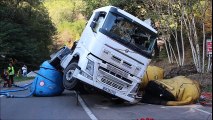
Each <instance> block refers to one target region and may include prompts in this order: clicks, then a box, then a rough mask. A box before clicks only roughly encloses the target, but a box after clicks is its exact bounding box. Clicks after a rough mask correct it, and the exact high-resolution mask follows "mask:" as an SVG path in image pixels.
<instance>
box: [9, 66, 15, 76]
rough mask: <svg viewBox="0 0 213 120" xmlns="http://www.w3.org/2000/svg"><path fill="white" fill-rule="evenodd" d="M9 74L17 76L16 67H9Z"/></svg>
mask: <svg viewBox="0 0 213 120" xmlns="http://www.w3.org/2000/svg"><path fill="white" fill-rule="evenodd" d="M8 73H9V75H14V74H15V71H14V67H8Z"/></svg>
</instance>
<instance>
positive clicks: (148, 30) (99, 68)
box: [50, 6, 157, 103]
mask: <svg viewBox="0 0 213 120" xmlns="http://www.w3.org/2000/svg"><path fill="white" fill-rule="evenodd" d="M156 37H157V31H156V30H155V29H154V28H153V27H151V25H149V24H147V23H146V22H144V21H142V20H140V19H138V18H136V17H135V16H133V15H131V14H129V13H127V12H125V11H123V10H121V9H119V8H117V7H114V6H106V7H102V8H99V9H96V10H94V12H93V14H92V16H91V18H90V20H89V21H88V23H87V25H86V27H85V29H84V31H83V33H82V35H81V38H80V40H79V41H78V42H77V44H75V45H74V46H73V47H72V48H71V49H69V48H67V47H64V48H62V49H61V50H59V51H58V52H57V53H56V54H54V55H52V56H51V60H50V63H51V64H53V65H55V66H57V67H58V68H60V69H62V71H63V84H64V87H65V88H66V89H68V90H72V89H75V87H76V86H77V84H78V83H79V82H83V83H86V84H89V85H91V86H93V87H96V88H99V89H101V90H103V91H106V92H108V93H110V94H111V95H114V96H116V97H118V98H121V99H123V100H126V101H128V102H130V103H135V102H138V101H139V100H140V99H141V95H140V94H139V92H138V90H139V87H140V84H141V78H142V77H143V76H144V74H145V72H146V69H147V66H148V65H149V63H150V61H151V56H152V51H153V48H154V45H155V44H156Z"/></svg>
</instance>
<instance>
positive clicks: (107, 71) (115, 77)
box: [99, 67, 132, 84]
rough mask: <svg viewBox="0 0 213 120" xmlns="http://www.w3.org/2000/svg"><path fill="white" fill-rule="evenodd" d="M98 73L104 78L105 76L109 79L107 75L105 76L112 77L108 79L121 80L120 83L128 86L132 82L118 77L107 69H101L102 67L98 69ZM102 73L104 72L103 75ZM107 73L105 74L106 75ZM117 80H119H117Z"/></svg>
mask: <svg viewBox="0 0 213 120" xmlns="http://www.w3.org/2000/svg"><path fill="white" fill-rule="evenodd" d="M99 71H100V72H101V73H102V74H103V75H104V76H107V77H110V76H109V75H107V74H110V75H111V76H113V77H110V79H116V80H118V81H119V80H122V81H124V82H127V83H128V84H132V81H131V80H129V79H127V78H125V77H122V76H120V75H118V74H117V73H115V72H112V71H110V70H108V69H106V68H103V67H99ZM103 72H105V73H103ZM106 73H107V74H106ZM118 78H119V79H118Z"/></svg>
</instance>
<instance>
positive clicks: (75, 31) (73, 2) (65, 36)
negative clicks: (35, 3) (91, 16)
mask: <svg viewBox="0 0 213 120" xmlns="http://www.w3.org/2000/svg"><path fill="white" fill-rule="evenodd" d="M44 5H45V6H46V7H47V9H48V12H49V13H50V16H51V19H52V21H53V23H54V24H55V26H56V28H57V32H58V34H57V39H56V40H55V41H54V42H55V44H58V46H59V47H62V46H64V45H67V46H70V47H71V46H72V43H73V42H74V41H76V40H78V39H79V38H80V36H81V33H82V31H83V29H84V27H85V24H86V20H85V17H84V16H83V15H82V12H83V11H84V8H85V3H84V2H83V1H82V0H78V1H77V0H45V1H44ZM61 6H63V7H61Z"/></svg>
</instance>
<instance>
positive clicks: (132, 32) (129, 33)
mask: <svg viewBox="0 0 213 120" xmlns="http://www.w3.org/2000/svg"><path fill="white" fill-rule="evenodd" d="M103 29H104V30H106V31H107V32H109V33H110V34H112V36H113V37H114V39H116V38H117V39H119V40H120V41H121V42H123V43H124V44H125V45H127V46H132V47H137V49H140V51H141V50H142V51H145V52H148V53H151V52H152V50H153V47H154V44H155V39H156V36H152V35H151V34H150V33H149V32H148V31H145V30H144V26H142V25H140V24H136V23H135V22H131V21H129V20H128V19H126V18H125V17H122V16H119V15H117V14H113V13H109V14H108V16H107V18H106V21H105V23H104V25H103Z"/></svg>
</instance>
